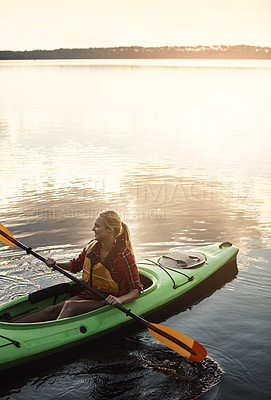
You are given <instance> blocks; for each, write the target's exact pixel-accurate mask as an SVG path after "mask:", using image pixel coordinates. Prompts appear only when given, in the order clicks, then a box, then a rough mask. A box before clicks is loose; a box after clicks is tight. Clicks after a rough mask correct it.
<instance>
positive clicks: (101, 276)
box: [16, 210, 143, 322]
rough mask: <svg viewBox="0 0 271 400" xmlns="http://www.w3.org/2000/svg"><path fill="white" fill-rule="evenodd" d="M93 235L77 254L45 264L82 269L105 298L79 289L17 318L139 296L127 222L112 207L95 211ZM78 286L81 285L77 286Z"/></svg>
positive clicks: (73, 311)
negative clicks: (61, 300) (70, 258)
mask: <svg viewBox="0 0 271 400" xmlns="http://www.w3.org/2000/svg"><path fill="white" fill-rule="evenodd" d="M92 231H93V232H94V239H93V240H91V241H90V242H89V244H88V245H87V246H86V247H85V248H84V249H83V251H82V252H81V253H80V254H79V256H78V258H76V259H73V260H70V261H67V262H55V260H53V259H51V258H48V260H47V262H46V264H47V265H48V266H49V267H53V266H54V264H56V265H57V266H58V267H60V268H63V269H65V270H67V271H70V272H73V273H76V272H78V271H80V270H83V279H84V281H85V282H86V283H87V284H88V285H90V286H92V287H93V288H94V289H96V290H98V291H99V292H100V293H103V294H105V295H106V296H107V297H106V300H102V301H101V298H100V297H98V296H95V295H93V293H92V292H91V291H90V290H86V289H84V290H81V292H79V293H78V294H77V295H76V296H73V297H71V298H70V299H69V300H66V301H63V302H61V303H59V304H56V305H54V306H50V307H47V308H45V309H44V310H41V311H38V312H36V313H33V314H30V315H27V316H25V317H22V318H20V319H18V320H17V321H16V322H41V321H49V320H54V319H62V318H66V317H72V316H75V315H79V314H83V313H85V312H88V311H91V310H93V309H95V308H98V307H101V306H103V305H105V304H110V305H115V304H117V303H118V304H125V303H128V302H130V301H132V300H135V299H137V298H138V297H139V295H140V293H141V292H142V290H143V286H142V284H141V282H140V279H139V274H138V270H137V266H136V264H135V259H134V255H133V248H132V244H131V239H130V232H129V229H128V226H127V225H126V224H124V223H123V222H121V219H120V217H119V215H118V214H117V213H116V212H115V211H112V210H105V211H102V212H100V213H99V214H98V216H97V218H96V219H95V222H94V226H93V228H92ZM79 290H80V289H79Z"/></svg>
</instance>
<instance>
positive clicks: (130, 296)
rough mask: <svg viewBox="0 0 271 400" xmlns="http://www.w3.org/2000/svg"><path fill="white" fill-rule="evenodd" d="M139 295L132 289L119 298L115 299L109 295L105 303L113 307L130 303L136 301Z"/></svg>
mask: <svg viewBox="0 0 271 400" xmlns="http://www.w3.org/2000/svg"><path fill="white" fill-rule="evenodd" d="M139 295H140V292H139V290H138V289H132V290H131V291H130V292H128V293H126V294H124V295H123V296H120V297H115V296H112V295H109V296H107V298H106V299H105V301H106V303H107V304H110V305H111V306H114V305H115V304H125V303H129V302H130V301H132V300H135V299H137V298H138V297H139Z"/></svg>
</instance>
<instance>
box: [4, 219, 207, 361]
mask: <svg viewBox="0 0 271 400" xmlns="http://www.w3.org/2000/svg"><path fill="white" fill-rule="evenodd" d="M0 240H1V241H2V242H3V243H5V244H7V245H9V246H19V247H21V248H22V249H23V250H25V251H26V252H27V253H28V254H32V255H33V256H34V257H36V258H38V259H39V260H40V261H42V262H44V263H46V259H45V258H43V257H42V256H40V255H39V254H37V253H36V252H34V251H33V250H32V249H31V247H27V246H25V245H24V244H23V243H20V242H19V241H18V240H16V239H15V238H14V237H13V236H12V234H11V233H10V232H9V231H8V229H7V228H5V227H4V226H3V225H2V224H0ZM53 268H54V269H55V270H57V271H58V272H60V273H61V274H63V275H65V276H66V277H67V278H69V279H71V280H72V281H74V282H76V283H79V284H80V285H81V286H82V287H84V288H85V289H88V290H90V291H91V292H93V293H94V294H95V295H97V296H99V297H100V298H102V299H103V300H105V299H106V296H104V295H103V294H101V293H99V292H97V291H96V290H95V289H93V288H92V287H91V286H88V285H87V284H86V283H85V282H84V281H81V280H80V279H77V278H76V277H75V276H73V275H70V274H69V273H68V272H67V271H65V270H63V269H61V268H60V267H58V266H57V265H54V266H53ZM114 307H116V308H118V309H119V310H120V311H122V312H124V313H125V314H126V315H127V316H129V317H131V318H133V319H134V320H136V321H138V322H140V323H142V324H143V325H145V326H146V327H147V328H148V330H149V332H150V333H151V335H152V336H153V337H154V338H155V339H157V340H159V341H160V342H161V343H163V344H164V345H166V346H167V347H169V348H170V349H172V350H174V351H175V352H176V353H178V354H181V355H182V356H184V357H186V358H188V359H189V360H191V361H196V362H200V361H202V360H203V359H204V358H205V357H206V355H207V351H206V349H205V348H204V347H203V346H202V345H201V344H199V343H198V342H196V341H195V340H194V339H192V338H190V337H189V336H186V335H184V334H183V333H181V332H178V331H176V330H175V329H172V328H168V327H166V326H163V325H158V324H154V323H150V322H148V321H146V320H145V319H143V318H141V317H139V316H138V315H136V314H134V313H133V312H132V311H131V310H128V309H126V308H125V307H123V306H122V305H120V304H116V305H114Z"/></svg>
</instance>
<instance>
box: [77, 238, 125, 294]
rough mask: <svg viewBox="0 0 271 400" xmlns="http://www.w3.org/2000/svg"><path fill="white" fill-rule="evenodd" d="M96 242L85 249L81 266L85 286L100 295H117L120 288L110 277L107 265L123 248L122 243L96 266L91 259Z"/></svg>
mask: <svg viewBox="0 0 271 400" xmlns="http://www.w3.org/2000/svg"><path fill="white" fill-rule="evenodd" d="M97 243H98V242H97V241H94V242H92V243H91V244H90V247H89V248H88V249H87V253H86V257H85V260H84V265H83V275H82V277H83V280H84V281H85V282H86V284H87V285H89V286H91V287H92V288H93V289H95V290H97V291H98V292H102V293H109V294H114V295H116V294H118V292H119V290H120V288H119V285H118V283H117V282H116V281H114V279H113V278H112V276H111V273H110V270H109V263H110V262H111V261H112V260H113V259H114V258H115V257H116V254H117V252H118V251H119V249H120V248H121V247H124V246H125V244H124V242H119V243H118V244H117V245H116V246H115V247H114V248H113V249H112V250H111V251H110V253H108V255H107V256H106V257H105V259H104V260H103V261H101V262H99V263H97V264H95V261H94V259H93V254H92V252H93V250H94V248H95V247H96V245H97Z"/></svg>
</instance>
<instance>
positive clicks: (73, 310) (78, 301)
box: [57, 296, 106, 319]
mask: <svg viewBox="0 0 271 400" xmlns="http://www.w3.org/2000/svg"><path fill="white" fill-rule="evenodd" d="M105 304H106V302H105V301H97V300H82V298H80V297H76V296H75V297H73V298H71V299H70V300H67V301H65V304H64V305H63V307H62V309H61V311H60V313H59V315H58V317H57V319H63V318H67V317H73V316H75V315H80V314H84V313H86V312H88V311H91V310H94V309H95V308H99V307H102V306H104V305H105Z"/></svg>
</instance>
